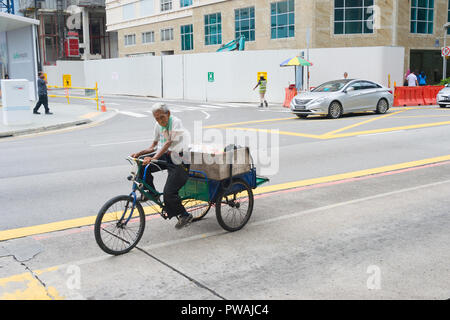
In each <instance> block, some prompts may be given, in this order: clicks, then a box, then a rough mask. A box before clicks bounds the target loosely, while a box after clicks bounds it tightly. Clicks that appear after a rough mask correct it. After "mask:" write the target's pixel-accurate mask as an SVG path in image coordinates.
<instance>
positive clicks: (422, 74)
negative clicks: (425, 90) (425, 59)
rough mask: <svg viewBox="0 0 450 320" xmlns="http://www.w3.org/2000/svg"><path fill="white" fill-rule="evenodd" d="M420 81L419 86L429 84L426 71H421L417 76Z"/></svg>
mask: <svg viewBox="0 0 450 320" xmlns="http://www.w3.org/2000/svg"><path fill="white" fill-rule="evenodd" d="M417 78H418V79H417V80H418V82H419V86H426V85H427V76H426V75H425V72H424V71H422V72H420V74H419V76H418V77H417Z"/></svg>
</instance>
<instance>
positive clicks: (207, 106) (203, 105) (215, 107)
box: [199, 104, 223, 109]
mask: <svg viewBox="0 0 450 320" xmlns="http://www.w3.org/2000/svg"><path fill="white" fill-rule="evenodd" d="M199 106H200V107H205V108H213V109H223V107H219V106H212V105H210V104H199Z"/></svg>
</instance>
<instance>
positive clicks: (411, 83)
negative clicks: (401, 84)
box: [406, 71, 419, 87]
mask: <svg viewBox="0 0 450 320" xmlns="http://www.w3.org/2000/svg"><path fill="white" fill-rule="evenodd" d="M416 73H417V71H416ZM406 80H407V81H408V87H417V86H419V83H418V82H417V76H416V75H415V73H414V72H411V73H410V74H409V75H408V77H407V78H406Z"/></svg>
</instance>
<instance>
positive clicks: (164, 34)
mask: <svg viewBox="0 0 450 320" xmlns="http://www.w3.org/2000/svg"><path fill="white" fill-rule="evenodd" d="M169 40H173V28H169V29H161V41H169Z"/></svg>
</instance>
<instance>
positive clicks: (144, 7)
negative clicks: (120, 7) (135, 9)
mask: <svg viewBox="0 0 450 320" xmlns="http://www.w3.org/2000/svg"><path fill="white" fill-rule="evenodd" d="M140 5H141V17H147V16H151V15H153V14H154V13H155V12H154V11H155V10H154V8H155V6H154V3H153V0H141V1H140Z"/></svg>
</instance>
